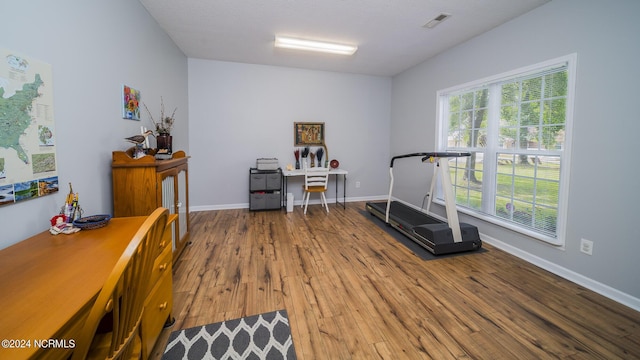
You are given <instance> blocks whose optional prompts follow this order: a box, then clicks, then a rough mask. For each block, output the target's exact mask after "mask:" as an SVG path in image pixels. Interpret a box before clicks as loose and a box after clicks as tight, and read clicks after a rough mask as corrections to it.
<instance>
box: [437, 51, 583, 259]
mask: <svg viewBox="0 0 640 360" xmlns="http://www.w3.org/2000/svg"><path fill="white" fill-rule="evenodd" d="M577 60H578V55H577V54H576V53H573V54H569V55H566V56H562V57H558V58H555V59H551V60H547V61H543V62H540V63H537V64H534V65H530V66H525V67H522V68H519V69H515V70H511V71H508V72H505V73H502V74H498V75H494V76H489V77H486V78H483V79H480V80H476V81H471V82H468V83H465V84H461V85H456V86H453V87H450V88H447V89H443V90H439V91H437V93H436V104H437V108H436V119H437V120H436V131H435V136H436V138H435V144H436V148H437V149H438V151H444V150H445V149H446V145H447V141H446V138H447V135H446V134H444V132H445V129H444V127H443V126H442V121H441V119H443V116H445V115H446V114H445V105H444V102H442V101H440V99H441V98H442V96H443V95H444V94H449V93H452V92H455V91H460V90H464V89H469V88H474V87H480V86H483V85H486V84H490V83H494V82H497V81H500V80H504V79H506V78H510V77H515V76H522V75H526V74H527V73H535V72H540V71H542V70H543V69H545V68H550V67H554V66H558V65H561V64H566V66H567V74H568V79H567V81H568V83H567V103H566V118H565V147H564V148H563V154H562V164H563V165H562V167H561V169H560V192H559V196H558V219H557V223H556V235H557V238H556V237H551V236H546V235H544V234H541V233H538V232H535V231H532V230H529V229H526V228H524V227H519V226H516V225H514V224H511V223H508V222H506V221H501V220H500V219H499V218H498V217H497V216H489V215H484V214H482V213H480V212H475V211H472V210H470V209H467V208H464V207H458V211H459V212H462V213H464V214H467V215H470V216H472V217H475V218H478V219H480V220H483V221H486V222H489V223H492V224H496V225H498V226H501V227H504V228H507V229H510V230H513V231H515V232H518V233H521V234H524V235H527V236H529V237H532V238H534V239H538V240H541V241H544V242H546V243H549V244H551V245H554V246H556V247H559V248H560V249H564V245H565V242H566V237H567V236H566V235H567V210H568V207H569V184H570V170H571V149H572V147H573V146H572V138H573V111H574V102H575V84H576V73H577ZM445 118H446V117H445ZM492 174H495V169H492ZM491 181H493V180H491ZM434 201H435V202H437V203H438V204H441V205H443V204H444V202H442V201H440V200H437V198H436V199H434Z"/></svg>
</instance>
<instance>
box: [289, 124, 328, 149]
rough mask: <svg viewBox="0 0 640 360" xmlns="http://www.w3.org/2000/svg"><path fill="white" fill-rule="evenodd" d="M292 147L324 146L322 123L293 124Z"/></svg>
mask: <svg viewBox="0 0 640 360" xmlns="http://www.w3.org/2000/svg"><path fill="white" fill-rule="evenodd" d="M293 143H294V146H310V145H311V146H312V145H324V123H323V122H322V123H316V122H295V123H293Z"/></svg>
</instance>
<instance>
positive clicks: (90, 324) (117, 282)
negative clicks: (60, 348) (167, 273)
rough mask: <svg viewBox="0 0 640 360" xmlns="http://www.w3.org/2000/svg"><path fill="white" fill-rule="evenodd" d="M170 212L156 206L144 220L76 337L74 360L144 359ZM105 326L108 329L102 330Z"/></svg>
mask: <svg viewBox="0 0 640 360" xmlns="http://www.w3.org/2000/svg"><path fill="white" fill-rule="evenodd" d="M168 217H169V212H168V210H167V209H165V208H158V209H156V210H155V211H154V212H153V213H152V214H151V215H149V217H148V218H147V219H146V220H145V222H144V223H143V224H142V226H141V227H140V229H139V230H138V232H137V233H136V234H135V235H134V237H133V239H132V240H131V242H130V243H129V245H128V246H127V248H126V249H125V251H124V253H123V254H122V256H121V257H120V259H119V260H118V262H117V263H116V266H115V267H114V268H113V270H112V271H111V274H110V275H109V277H108V278H107V281H106V282H105V284H104V286H103V287H102V290H101V291H100V293H99V294H98V298H97V299H96V302H95V303H94V304H93V307H92V308H91V312H90V313H89V316H88V318H87V321H86V322H85V324H84V327H83V329H82V333H81V335H80V337H79V338H78V339H76V348H75V350H74V351H73V355H72V360H79V359H134V358H135V359H140V358H142V357H144V356H146V355H145V354H147V349H145V348H144V347H145V345H144V344H143V341H142V337H141V323H142V313H143V310H144V300H145V298H146V296H147V294H148V292H149V288H148V287H149V278H150V276H151V272H152V268H153V262H154V260H155V258H156V256H157V249H158V246H159V244H160V241H161V239H162V236H163V233H164V230H165V227H166V223H167V219H168ZM99 325H100V327H103V326H104V327H105V328H106V329H108V332H105V333H103V332H101V331H98V327H99Z"/></svg>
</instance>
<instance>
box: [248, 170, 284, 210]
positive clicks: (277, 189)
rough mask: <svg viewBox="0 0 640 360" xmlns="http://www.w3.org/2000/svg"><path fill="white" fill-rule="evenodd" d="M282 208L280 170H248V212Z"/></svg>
mask: <svg viewBox="0 0 640 360" xmlns="http://www.w3.org/2000/svg"><path fill="white" fill-rule="evenodd" d="M280 208H282V169H280V168H278V169H276V170H258V169H257V168H250V169H249V210H275V209H280Z"/></svg>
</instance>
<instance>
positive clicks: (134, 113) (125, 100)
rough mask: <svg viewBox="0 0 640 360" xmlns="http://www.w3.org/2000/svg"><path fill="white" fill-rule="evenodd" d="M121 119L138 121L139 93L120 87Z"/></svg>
mask: <svg viewBox="0 0 640 360" xmlns="http://www.w3.org/2000/svg"><path fill="white" fill-rule="evenodd" d="M122 118H123V119H130V120H138V121H140V91H139V90H136V89H134V88H132V87H131V86H127V85H122Z"/></svg>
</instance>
